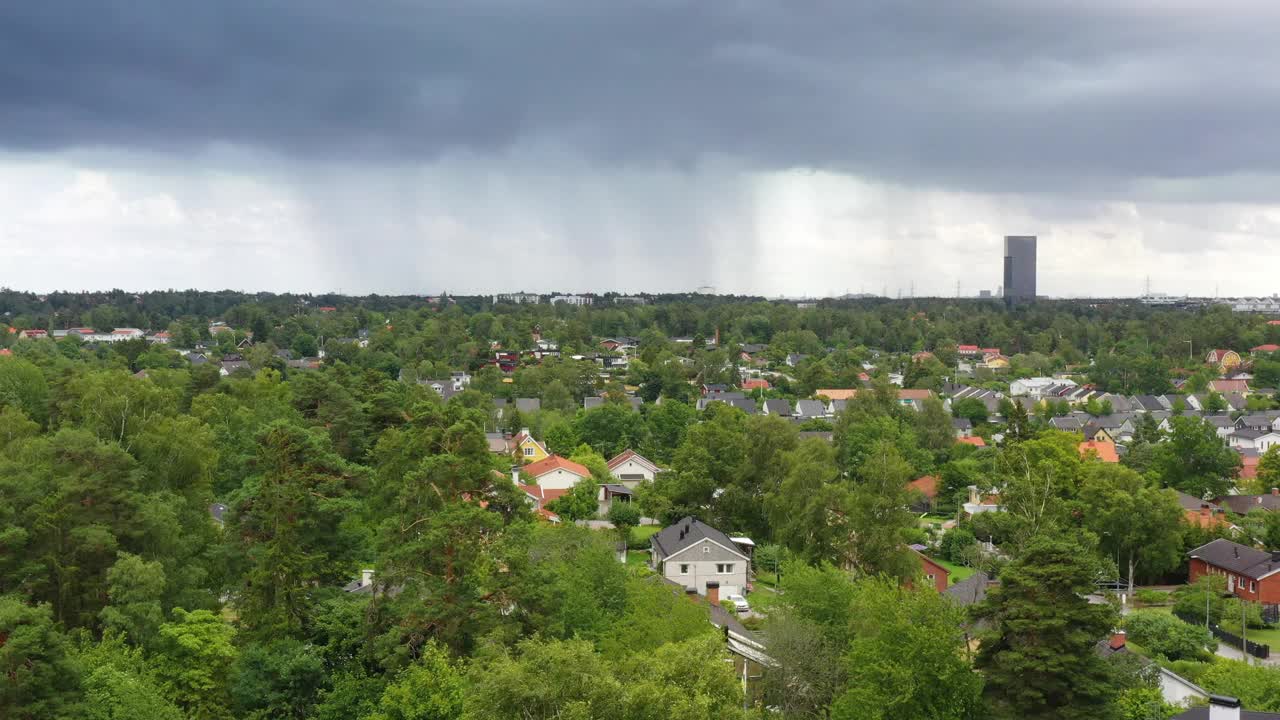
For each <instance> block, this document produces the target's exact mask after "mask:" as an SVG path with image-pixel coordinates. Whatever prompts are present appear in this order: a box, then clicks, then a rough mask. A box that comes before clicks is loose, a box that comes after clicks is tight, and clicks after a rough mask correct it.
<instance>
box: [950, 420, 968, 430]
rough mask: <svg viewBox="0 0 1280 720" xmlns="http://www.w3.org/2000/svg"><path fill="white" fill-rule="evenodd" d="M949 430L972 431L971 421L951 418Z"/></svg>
mask: <svg viewBox="0 0 1280 720" xmlns="http://www.w3.org/2000/svg"><path fill="white" fill-rule="evenodd" d="M951 428H952V429H953V430H972V429H973V421H972V420H970V419H969V418H951Z"/></svg>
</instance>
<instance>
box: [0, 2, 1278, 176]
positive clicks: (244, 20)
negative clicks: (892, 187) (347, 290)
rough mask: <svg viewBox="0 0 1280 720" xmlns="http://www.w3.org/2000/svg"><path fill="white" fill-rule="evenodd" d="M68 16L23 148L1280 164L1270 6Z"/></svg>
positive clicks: (20, 137)
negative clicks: (564, 151) (543, 150)
mask: <svg viewBox="0 0 1280 720" xmlns="http://www.w3.org/2000/svg"><path fill="white" fill-rule="evenodd" d="M1113 5H1115V3H1104V2H1098V1H1096V0H1087V1H1086V0H1075V1H1072V2H1065V3H1055V4H1048V3H1042V2H1035V1H1034V0H1003V1H1001V0H976V1H974V2H968V3H950V2H937V1H936V0H930V1H929V2H909V1H905V0H894V1H893V2H856V1H853V0H839V1H836V0H832V1H821V0H818V1H815V2H807V3H782V2H752V1H749V0H714V1H712V2H705V1H702V0H699V1H697V2H687V3H681V2H673V1H662V0H658V1H654V2H622V1H614V0H610V1H607V2H601V1H600V0H566V1H558V2H557V1H549V2H518V1H516V0H509V1H505V2H503V1H498V0H467V1H466V2H459V3H450V4H445V3H430V2H410V1H409V0H401V1H390V0H384V1H382V2H366V3H353V2H350V1H349V0H341V1H337V0H311V1H305V2H304V1H302V0H297V1H296V2H271V1H269V0H252V1H249V0H218V1H217V2H206V3H194V2H176V1H175V0H125V1H116V2H112V1H104V2H94V3H82V2H76V3H72V2H65V1H61V0H44V1H41V2H10V3H3V4H2V5H0V145H3V146H4V147H7V148H9V149H17V150H52V149H64V148H80V147H107V148H119V149H125V150H141V151H158V152H161V153H166V154H173V153H181V152H186V151H189V150H192V149H199V148H201V147H206V146H209V145H216V144H219V143H228V144H232V145H242V146H250V147H255V148H259V149H266V150H270V151H274V152H278V153H281V154H283V155H286V156H291V157H292V158H298V157H301V158H314V159H322V160H333V161H339V162H350V163H355V164H362V165H388V164H399V163H406V164H411V163H415V162H422V161H430V160H434V159H436V158H438V157H440V156H441V155H442V154H444V153H447V152H451V151H468V152H476V153H480V154H494V153H501V152H505V151H507V150H509V149H510V148H512V147H515V146H518V145H521V144H527V143H535V144H536V143H546V144H550V145H556V146H564V147H568V148H569V149H571V150H573V151H574V152H578V153H581V154H582V155H584V156H585V157H587V158H590V159H591V160H592V161H593V162H595V163H599V164H602V165H608V166H618V165H624V166H650V165H658V166H674V167H677V168H678V167H682V166H686V165H689V164H692V163H694V162H696V161H697V160H698V159H699V158H700V157H703V156H707V155H711V156H724V157H729V158H734V159H735V161H737V162H741V163H743V164H745V165H746V166H748V167H752V168H756V169H775V168H787V167H803V166H808V167H824V168H831V169H834V170H838V171H842V172H851V173H857V174H861V175H865V176H870V177H878V178H884V179H889V180H893V181H903V182H908V183H913V184H939V185H949V186H963V187H968V188H975V189H999V190H1007V191H1025V190H1037V189H1062V188H1064V187H1065V188H1069V187H1083V186H1089V189H1091V190H1095V191H1096V190H1099V189H1102V188H1105V187H1108V186H1116V185H1119V184H1122V183H1124V182H1126V181H1128V180H1131V179H1133V178H1138V177H1152V176H1154V177H1169V178H1194V177H1201V176H1215V175H1225V174H1235V173H1259V174H1268V173H1272V172H1277V171H1280V143H1276V142H1273V132H1272V127H1273V125H1274V118H1275V117H1276V116H1277V111H1278V110H1280V83H1276V82H1275V81H1273V80H1271V79H1270V78H1271V77H1272V76H1273V73H1272V67H1273V66H1274V64H1275V62H1276V61H1277V60H1280V48H1278V47H1277V46H1278V44H1277V43H1274V42H1273V41H1272V38H1271V37H1269V36H1268V32H1269V29H1270V28H1272V27H1274V20H1275V19H1276V11H1274V10H1271V9H1269V4H1264V3H1253V2H1242V1H1238V2H1231V1H1228V2H1221V3H1216V4H1214V5H1212V6H1211V7H1197V5H1196V4H1191V3H1186V2H1183V1H1182V0H1167V1H1165V2H1158V3H1157V2H1141V3H1136V4H1131V5H1130V7H1129V8H1127V9H1118V8H1115V7H1113Z"/></svg>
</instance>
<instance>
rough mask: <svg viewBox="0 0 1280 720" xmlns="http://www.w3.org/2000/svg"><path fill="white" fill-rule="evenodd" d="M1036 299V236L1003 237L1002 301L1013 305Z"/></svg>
mask: <svg viewBox="0 0 1280 720" xmlns="http://www.w3.org/2000/svg"><path fill="white" fill-rule="evenodd" d="M1035 299H1036V236H1035V235H1005V236H1004V300H1005V302H1006V303H1008V304H1010V305H1013V304H1016V303H1020V302H1031V301H1032V300H1035Z"/></svg>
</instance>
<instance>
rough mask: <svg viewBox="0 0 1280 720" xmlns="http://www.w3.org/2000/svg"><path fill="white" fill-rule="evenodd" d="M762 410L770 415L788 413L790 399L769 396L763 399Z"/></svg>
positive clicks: (789, 411)
mask: <svg viewBox="0 0 1280 720" xmlns="http://www.w3.org/2000/svg"><path fill="white" fill-rule="evenodd" d="M764 411H765V412H766V413H768V414H770V415H790V414H791V401H790V400H783V399H781V398H769V399H768V400H765V401H764Z"/></svg>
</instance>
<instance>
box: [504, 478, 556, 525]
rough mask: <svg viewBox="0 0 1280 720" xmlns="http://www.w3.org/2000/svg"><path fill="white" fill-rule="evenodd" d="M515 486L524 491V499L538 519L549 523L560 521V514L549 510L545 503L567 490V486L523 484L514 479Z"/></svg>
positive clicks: (547, 503)
mask: <svg viewBox="0 0 1280 720" xmlns="http://www.w3.org/2000/svg"><path fill="white" fill-rule="evenodd" d="M516 487H517V488H519V489H520V490H521V491H523V492H524V496H525V500H526V501H527V502H528V503H529V506H530V507H532V508H533V513H534V515H537V516H538V519H540V520H545V521H547V522H550V523H559V522H560V516H559V515H557V514H555V512H553V511H552V510H549V509H548V508H547V505H550V504H551V503H552V502H555V500H556V499H558V498H559V497H561V496H562V495H564V494H565V493H567V492H569V490H568V488H558V489H551V488H545V487H543V486H541V485H525V484H524V483H521V482H520V481H519V480H516Z"/></svg>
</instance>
